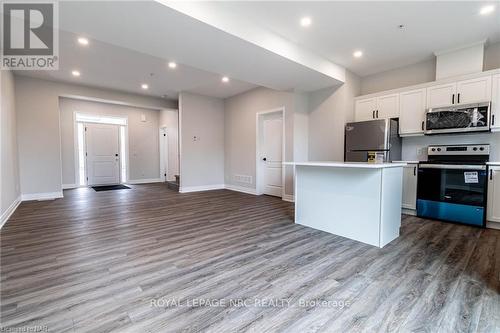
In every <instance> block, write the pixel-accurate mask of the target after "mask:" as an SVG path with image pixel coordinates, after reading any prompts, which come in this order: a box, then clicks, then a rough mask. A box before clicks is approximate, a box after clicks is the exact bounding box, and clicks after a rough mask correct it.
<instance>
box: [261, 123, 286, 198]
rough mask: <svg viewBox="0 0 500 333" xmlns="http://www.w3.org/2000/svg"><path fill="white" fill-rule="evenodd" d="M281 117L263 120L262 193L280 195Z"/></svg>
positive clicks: (281, 185)
mask: <svg viewBox="0 0 500 333" xmlns="http://www.w3.org/2000/svg"><path fill="white" fill-rule="evenodd" d="M282 140H283V119H282V117H281V114H278V115H266V116H265V118H264V120H263V145H262V148H263V149H262V152H263V155H264V156H263V158H262V160H263V163H264V168H263V169H264V187H263V192H264V194H268V195H274V196H277V197H281V196H282V188H283V184H282V147H283V141H282Z"/></svg>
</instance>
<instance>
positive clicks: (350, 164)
mask: <svg viewBox="0 0 500 333" xmlns="http://www.w3.org/2000/svg"><path fill="white" fill-rule="evenodd" d="M283 164H284V165H295V166H318V167H331V168H360V169H384V168H398V167H404V166H406V165H407V163H403V162H399V163H367V162H284V163H283Z"/></svg>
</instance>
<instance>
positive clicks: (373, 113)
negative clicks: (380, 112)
mask: <svg viewBox="0 0 500 333" xmlns="http://www.w3.org/2000/svg"><path fill="white" fill-rule="evenodd" d="M372 119H375V110H373V112H372Z"/></svg>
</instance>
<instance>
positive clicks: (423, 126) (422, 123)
mask: <svg viewBox="0 0 500 333" xmlns="http://www.w3.org/2000/svg"><path fill="white" fill-rule="evenodd" d="M423 130H424V122H423V121H422V131H423Z"/></svg>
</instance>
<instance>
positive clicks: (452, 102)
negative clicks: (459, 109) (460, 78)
mask: <svg viewBox="0 0 500 333" xmlns="http://www.w3.org/2000/svg"><path fill="white" fill-rule="evenodd" d="M451 104H455V94H452V95H451Z"/></svg>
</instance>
